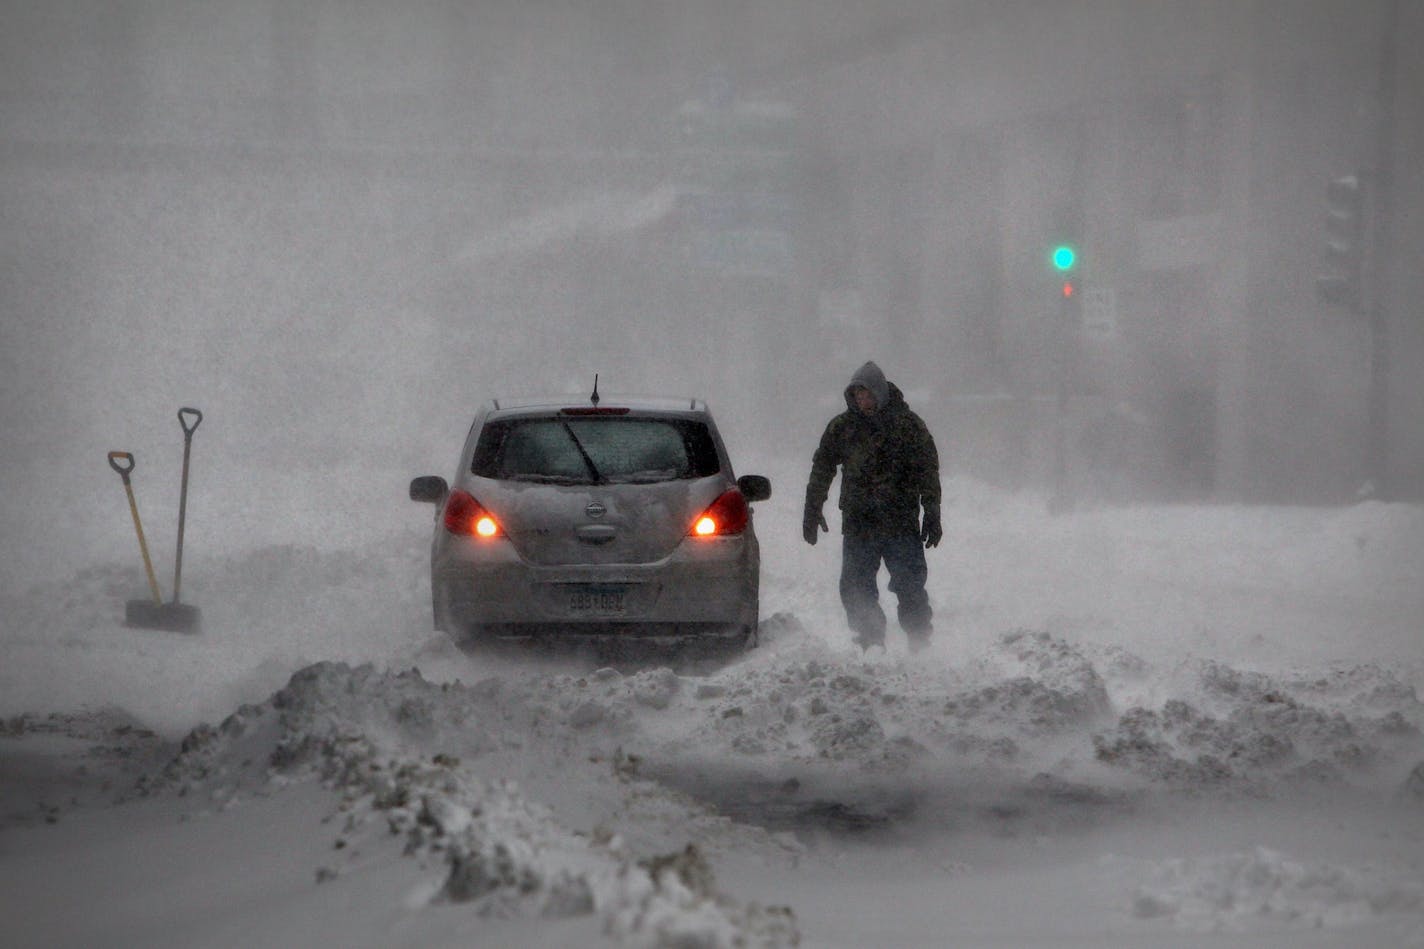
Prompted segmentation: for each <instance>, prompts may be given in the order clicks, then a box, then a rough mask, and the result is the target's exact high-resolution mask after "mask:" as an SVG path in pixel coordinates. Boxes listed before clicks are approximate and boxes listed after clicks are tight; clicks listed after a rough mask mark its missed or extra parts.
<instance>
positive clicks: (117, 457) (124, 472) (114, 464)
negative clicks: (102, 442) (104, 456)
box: [109, 451, 134, 484]
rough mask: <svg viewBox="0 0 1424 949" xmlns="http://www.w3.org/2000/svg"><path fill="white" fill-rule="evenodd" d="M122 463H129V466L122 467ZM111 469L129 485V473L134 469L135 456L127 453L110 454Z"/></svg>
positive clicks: (112, 452) (116, 452)
mask: <svg viewBox="0 0 1424 949" xmlns="http://www.w3.org/2000/svg"><path fill="white" fill-rule="evenodd" d="M120 461H126V462H128V464H127V465H120V464H119V462H120ZM109 467H110V468H113V469H114V470H115V471H117V472H118V473H119V475H120V476H121V477H122V478H123V479H124V484H128V483H129V472H130V471H133V469H134V456H133V455H132V454H130V453H129V452H126V451H111V452H109Z"/></svg>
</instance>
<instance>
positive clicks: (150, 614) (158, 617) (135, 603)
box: [109, 451, 198, 632]
mask: <svg viewBox="0 0 1424 949" xmlns="http://www.w3.org/2000/svg"><path fill="white" fill-rule="evenodd" d="M109 467H111V468H113V469H114V470H115V471H117V472H118V473H119V477H121V478H123V479H124V491H125V493H127V494H128V498H129V512H130V513H131V514H133V522H134V530H135V531H136V532H137V533H138V549H139V552H140V553H142V554H143V569H144V571H145V572H146V573H147V574H148V589H149V590H150V592H152V594H153V598H152V599H150V600H129V601H128V602H127V603H125V604H124V625H125V626H138V627H142V628H144V629H167V630H173V631H176V632H187V631H189V630H192V629H194V628H195V626H196V623H197V618H198V617H197V611H196V610H192V609H191V608H189V607H185V606H182V605H180V604H178V603H164V602H163V594H162V593H160V592H158V578H157V577H156V576H154V573H153V560H152V559H151V558H150V557H149V556H148V542H147V541H145V540H144V539H143V522H142V521H140V520H139V517H138V502H136V501H135V500H134V493H133V483H132V482H131V480H130V479H129V473H130V472H132V471H133V469H134V456H133V455H132V454H131V453H129V452H126V451H111V452H109Z"/></svg>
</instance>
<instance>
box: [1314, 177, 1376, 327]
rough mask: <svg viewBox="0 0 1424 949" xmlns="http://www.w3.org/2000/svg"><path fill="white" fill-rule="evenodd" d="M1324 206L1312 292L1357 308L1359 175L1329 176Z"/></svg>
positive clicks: (1361, 222) (1361, 216)
mask: <svg viewBox="0 0 1424 949" xmlns="http://www.w3.org/2000/svg"><path fill="white" fill-rule="evenodd" d="M1325 206H1326V214H1325V245H1324V247H1322V248H1321V253H1320V273H1319V274H1317V275H1316V278H1315V292H1316V295H1317V296H1318V297H1320V299H1321V300H1324V301H1325V302H1326V303H1330V304H1333V305H1335V306H1342V307H1347V308H1349V309H1351V310H1356V311H1358V310H1359V309H1360V306H1361V303H1362V300H1363V292H1362V285H1363V282H1364V280H1363V277H1364V256H1365V189H1364V185H1363V183H1362V182H1361V181H1360V179H1359V176H1357V175H1344V176H1342V177H1339V178H1332V179H1330V183H1329V184H1328V185H1327V186H1326V189H1325Z"/></svg>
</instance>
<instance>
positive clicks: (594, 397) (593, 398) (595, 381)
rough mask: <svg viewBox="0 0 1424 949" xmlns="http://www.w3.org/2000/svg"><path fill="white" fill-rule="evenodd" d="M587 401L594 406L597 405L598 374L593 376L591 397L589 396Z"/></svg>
mask: <svg viewBox="0 0 1424 949" xmlns="http://www.w3.org/2000/svg"><path fill="white" fill-rule="evenodd" d="M588 400H589V401H590V402H592V403H593V404H594V405H597V404H598V373H596V372H595V373H594V374H593V395H591V396H589V397H588Z"/></svg>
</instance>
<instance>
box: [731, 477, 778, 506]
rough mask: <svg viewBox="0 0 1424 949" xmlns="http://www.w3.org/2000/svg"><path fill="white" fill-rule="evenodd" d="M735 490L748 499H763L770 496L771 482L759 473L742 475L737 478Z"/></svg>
mask: <svg viewBox="0 0 1424 949" xmlns="http://www.w3.org/2000/svg"><path fill="white" fill-rule="evenodd" d="M737 490H738V491H740V492H742V497H744V498H746V499H747V500H748V501H765V500H766V499H767V498H769V497H771V482H770V481H768V480H767V479H766V478H763V477H762V476H761V475H742V476H741V477H740V478H738V479H737Z"/></svg>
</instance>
